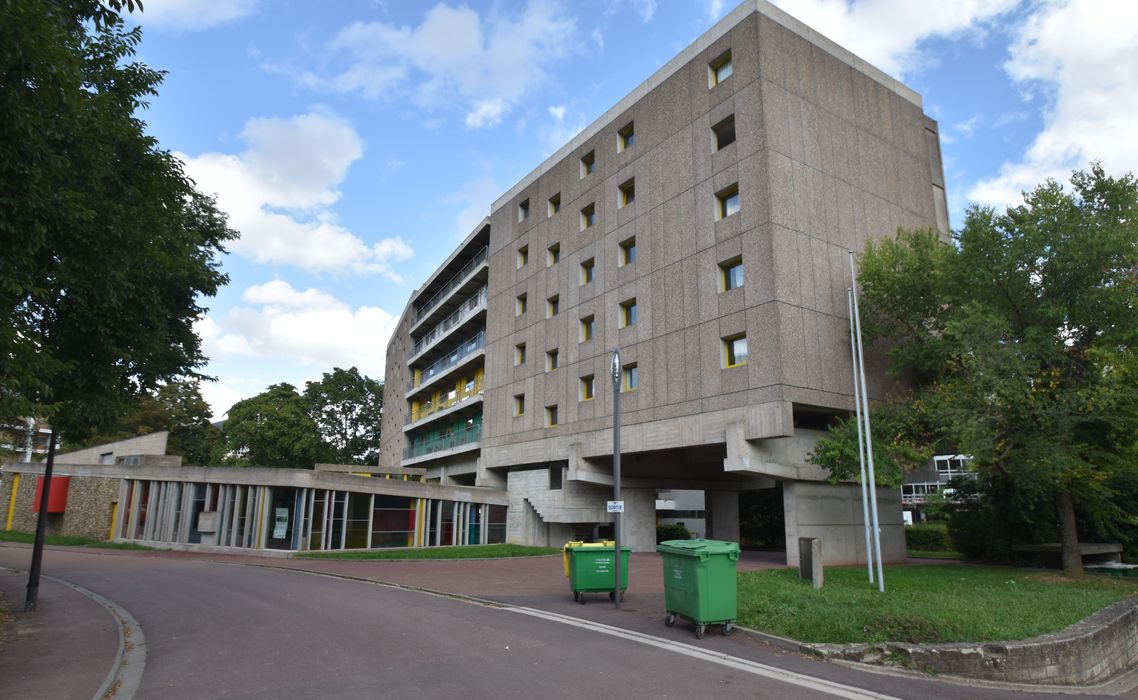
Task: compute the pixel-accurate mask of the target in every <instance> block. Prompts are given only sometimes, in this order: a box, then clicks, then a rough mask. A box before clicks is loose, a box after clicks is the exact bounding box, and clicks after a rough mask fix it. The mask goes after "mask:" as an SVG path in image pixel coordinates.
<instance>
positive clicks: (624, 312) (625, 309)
mask: <svg viewBox="0 0 1138 700" xmlns="http://www.w3.org/2000/svg"><path fill="white" fill-rule="evenodd" d="M634 323H636V299H635V298H633V299H629V300H628V301H625V302H621V304H620V327H621V328H626V327H628V326H631V325H632V324H634Z"/></svg>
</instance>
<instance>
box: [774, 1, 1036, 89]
mask: <svg viewBox="0 0 1138 700" xmlns="http://www.w3.org/2000/svg"><path fill="white" fill-rule="evenodd" d="M773 1H774V3H775V4H776V5H778V6H779V7H781V8H782V9H783V10H786V11H787V12H789V13H790V14H791V15H793V16H794V17H795V18H797V19H799V20H801V21H803V22H805V23H806V24H807V25H809V26H810V27H812V28H813V29H815V30H817V31H818V32H820V33H821V34H823V35H825V36H826V37H827V38H829V39H832V40H834V41H835V42H837V43H838V44H840V45H842V46H844V47H845V48H847V49H849V50H850V51H853V52H854V53H855V54H856V55H858V56H860V57H861V58H863V59H865V60H867V61H869V62H870V63H871V64H873V65H875V66H877V67H878V68H880V69H881V70H883V71H885V72H886V73H889V74H890V75H894V76H897V77H901V78H903V77H905V76H906V74H907V73H908V72H909V71H911V70H913V69H914V68H915V67H917V66H918V65H920V62H921V60H922V56H921V53H920V50H919V48H918V45H919V44H920V42H921V41H923V40H925V39H929V38H932V37H937V36H954V35H957V34H960V33H962V32H965V31H970V30H975V29H977V28H978V27H979V26H980V25H981V23H983V22H985V21H987V20H990V19H992V18H994V17H996V16H997V15H1000V14H1003V13H1005V12H1008V11H1009V10H1011V9H1012V8H1014V7H1015V6H1016V5H1017V4H1018V3H1019V0H959V1H957V2H913V0H862V1H861V2H857V3H852V2H848V0H773Z"/></svg>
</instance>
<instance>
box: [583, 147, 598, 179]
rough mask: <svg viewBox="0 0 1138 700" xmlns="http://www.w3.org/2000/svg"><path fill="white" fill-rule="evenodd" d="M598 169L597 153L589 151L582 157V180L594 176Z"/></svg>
mask: <svg viewBox="0 0 1138 700" xmlns="http://www.w3.org/2000/svg"><path fill="white" fill-rule="evenodd" d="M596 169H597V156H596V153H594V152H593V151H589V152H588V153H586V154H585V155H583V156H581V179H582V180H583V179H585V178H586V177H588V176H589V175H592V174H593V171H594V170H596Z"/></svg>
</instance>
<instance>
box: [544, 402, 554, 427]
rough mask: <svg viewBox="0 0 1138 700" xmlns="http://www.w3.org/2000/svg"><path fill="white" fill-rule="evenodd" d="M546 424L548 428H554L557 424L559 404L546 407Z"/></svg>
mask: <svg viewBox="0 0 1138 700" xmlns="http://www.w3.org/2000/svg"><path fill="white" fill-rule="evenodd" d="M545 425H546V427H547V428H553V427H556V425H557V406H556V405H554V406H546V407H545Z"/></svg>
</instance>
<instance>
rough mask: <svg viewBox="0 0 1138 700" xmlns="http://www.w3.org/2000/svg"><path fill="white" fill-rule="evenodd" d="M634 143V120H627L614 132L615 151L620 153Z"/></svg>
mask: <svg viewBox="0 0 1138 700" xmlns="http://www.w3.org/2000/svg"><path fill="white" fill-rule="evenodd" d="M634 143H636V122H628V123H627V124H625V125H624V126H623V127H621V128H620V130H619V131H617V132H616V152H617V153H621V152H623V151H624V149H626V148H628V147H629V146H632V145H633V144H634Z"/></svg>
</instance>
